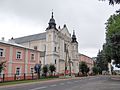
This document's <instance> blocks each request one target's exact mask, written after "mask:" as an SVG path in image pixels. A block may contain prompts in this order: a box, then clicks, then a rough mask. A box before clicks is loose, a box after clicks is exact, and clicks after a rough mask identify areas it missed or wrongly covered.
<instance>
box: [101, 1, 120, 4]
mask: <svg viewBox="0 0 120 90" xmlns="http://www.w3.org/2000/svg"><path fill="white" fill-rule="evenodd" d="M99 1H106V0H99ZM108 1H109V4H110V5H114V4H120V0H108Z"/></svg>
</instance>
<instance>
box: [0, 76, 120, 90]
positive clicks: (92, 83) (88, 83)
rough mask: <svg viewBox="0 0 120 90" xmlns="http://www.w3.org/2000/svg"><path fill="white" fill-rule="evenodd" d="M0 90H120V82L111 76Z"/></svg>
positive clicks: (0, 89) (1, 89) (2, 89)
mask: <svg viewBox="0 0 120 90" xmlns="http://www.w3.org/2000/svg"><path fill="white" fill-rule="evenodd" d="M0 90H120V81H119V80H112V79H110V77H109V76H96V77H86V78H81V79H77V80H76V79H73V80H62V81H52V82H46V83H36V84H30V85H22V86H13V87H4V88H0Z"/></svg>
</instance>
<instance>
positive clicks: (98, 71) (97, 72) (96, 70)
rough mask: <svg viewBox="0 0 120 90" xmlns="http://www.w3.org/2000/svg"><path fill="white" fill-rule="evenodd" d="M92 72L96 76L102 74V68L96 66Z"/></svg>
mask: <svg viewBox="0 0 120 90" xmlns="http://www.w3.org/2000/svg"><path fill="white" fill-rule="evenodd" d="M92 71H93V73H94V74H95V75H96V74H99V73H101V68H100V67H97V66H96V65H95V66H94V67H93V68H92Z"/></svg>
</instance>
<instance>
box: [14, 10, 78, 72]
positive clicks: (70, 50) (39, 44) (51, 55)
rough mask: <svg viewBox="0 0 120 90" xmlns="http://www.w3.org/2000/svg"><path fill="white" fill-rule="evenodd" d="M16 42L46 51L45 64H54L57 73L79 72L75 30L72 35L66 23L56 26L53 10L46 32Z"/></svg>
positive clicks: (42, 61) (42, 60)
mask: <svg viewBox="0 0 120 90" xmlns="http://www.w3.org/2000/svg"><path fill="white" fill-rule="evenodd" d="M15 42H16V43H18V44H21V45H23V46H25V47H28V48H31V49H36V50H39V51H42V52H44V53H43V56H41V63H42V66H43V65H49V64H54V65H55V66H56V73H59V74H60V73H78V72H79V60H78V59H79V53H78V42H77V40H76V35H75V32H74V31H73V35H71V34H70V33H69V31H68V28H67V26H66V25H64V26H63V28H60V27H58V28H56V23H55V19H54V17H53V12H52V16H51V19H50V20H49V23H48V27H47V28H46V30H45V32H44V33H39V34H34V35H29V36H25V37H20V38H16V39H15Z"/></svg>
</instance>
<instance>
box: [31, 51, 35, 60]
mask: <svg viewBox="0 0 120 90" xmlns="http://www.w3.org/2000/svg"><path fill="white" fill-rule="evenodd" d="M31 60H32V61H33V60H35V54H34V53H32V54H31Z"/></svg>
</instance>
